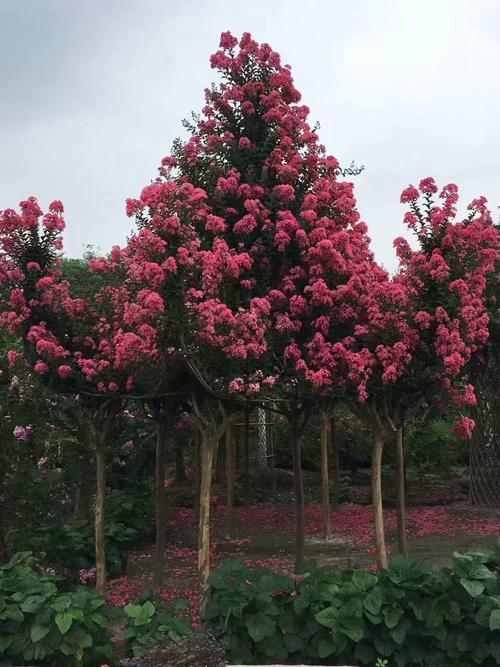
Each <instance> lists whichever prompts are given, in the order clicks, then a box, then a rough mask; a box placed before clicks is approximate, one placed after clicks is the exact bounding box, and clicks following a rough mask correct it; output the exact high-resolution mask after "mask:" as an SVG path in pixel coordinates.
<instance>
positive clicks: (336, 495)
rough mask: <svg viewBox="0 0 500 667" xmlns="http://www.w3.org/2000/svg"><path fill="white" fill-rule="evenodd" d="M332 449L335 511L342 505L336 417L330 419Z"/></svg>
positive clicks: (333, 505) (333, 502)
mask: <svg viewBox="0 0 500 667" xmlns="http://www.w3.org/2000/svg"><path fill="white" fill-rule="evenodd" d="M330 448H331V458H332V483H333V492H332V508H333V509H335V508H337V507H338V506H339V504H340V460H339V443H338V438H337V429H336V428H335V415H332V417H331V418H330Z"/></svg>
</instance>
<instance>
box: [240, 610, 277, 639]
mask: <svg viewBox="0 0 500 667" xmlns="http://www.w3.org/2000/svg"><path fill="white" fill-rule="evenodd" d="M245 626H246V628H247V630H248V634H249V635H250V637H251V638H252V639H253V641H254V642H259V641H261V640H262V639H264V638H265V637H271V636H272V635H273V634H274V629H275V626H276V624H275V622H274V621H273V620H271V619H270V618H269V617H268V616H265V615H264V614H260V613H257V614H252V616H249V617H248V618H247V619H246V621H245Z"/></svg>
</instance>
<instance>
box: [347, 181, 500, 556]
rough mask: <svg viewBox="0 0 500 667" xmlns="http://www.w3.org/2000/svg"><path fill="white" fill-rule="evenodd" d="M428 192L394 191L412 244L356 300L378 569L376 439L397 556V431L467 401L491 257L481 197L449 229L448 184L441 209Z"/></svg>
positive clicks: (483, 327)
mask: <svg viewBox="0 0 500 667" xmlns="http://www.w3.org/2000/svg"><path fill="white" fill-rule="evenodd" d="M436 192H437V187H436V185H435V183H434V181H433V179H430V178H429V179H424V180H423V181H421V183H420V187H419V189H418V190H417V189H416V188H414V187H412V186H410V188H408V189H406V190H405V191H404V192H403V194H402V197H401V199H402V201H403V203H408V202H409V203H410V208H411V210H410V212H409V213H408V214H406V216H405V222H406V223H407V224H408V226H409V227H410V228H411V229H412V230H414V231H415V232H416V233H417V237H418V241H419V247H418V249H417V250H411V249H410V246H409V245H408V243H407V242H406V241H405V240H404V239H397V240H396V241H395V245H396V248H397V251H398V256H399V258H400V271H399V273H398V275H397V276H395V277H394V278H393V279H389V278H388V276H387V275H385V274H384V272H382V271H381V270H379V271H378V272H377V271H375V270H373V271H372V272H371V273H370V274H369V275H367V277H368V282H367V283H366V284H365V285H364V289H363V293H362V297H361V300H360V303H361V305H362V310H363V312H364V314H365V320H364V322H363V320H362V318H361V316H360V317H359V319H358V322H359V324H358V326H357V329H356V332H355V338H356V346H357V354H359V355H362V357H363V358H364V359H365V360H366V365H365V367H364V369H363V375H364V379H362V380H361V382H359V383H358V387H362V388H363V393H362V394H361V395H360V397H359V398H360V402H358V403H356V404H355V405H354V409H355V410H356V411H357V412H358V413H360V414H361V415H362V417H363V419H364V420H365V421H367V422H368V423H369V424H370V426H371V428H372V430H373V434H374V445H373V457H372V485H373V504H374V508H375V536H376V543H377V556H378V562H379V565H380V566H382V567H385V566H386V565H387V554H386V548H385V538H384V529H383V515H382V490H381V474H380V473H381V460H382V452H383V447H384V440H386V439H387V436H388V435H389V434H392V437H394V435H396V455H397V456H396V459H397V464H398V487H399V488H398V519H399V527H400V530H399V537H400V548H401V549H402V550H403V551H406V536H405V531H404V483H403V481H404V476H403V472H404V462H403V446H402V428H403V425H404V424H405V423H406V422H407V421H409V420H410V419H412V418H413V417H414V416H415V415H416V414H417V413H418V411H419V410H421V409H425V408H426V407H428V406H429V405H431V404H433V405H435V406H436V407H437V408H438V409H440V410H443V411H444V410H446V409H447V407H448V406H449V405H453V406H454V407H455V408H461V407H463V406H467V405H473V404H474V403H475V400H476V399H475V393H474V387H473V385H472V384H471V382H470V378H469V377H468V373H467V363H468V361H469V360H470V359H471V356H472V355H474V354H475V353H477V352H478V351H479V350H481V348H482V346H483V345H484V343H485V342H486V340H487V338H488V331H487V326H488V317H487V313H486V306H485V300H484V289H485V285H486V278H487V276H488V274H490V273H491V272H492V271H493V270H494V265H495V259H496V257H497V256H498V255H497V253H498V233H497V231H496V230H495V228H494V227H493V225H492V221H491V216H490V214H489V211H488V210H487V208H486V201H485V200H484V199H478V200H475V201H474V202H472V204H471V205H470V206H469V211H470V213H469V215H468V216H467V218H466V219H465V220H463V221H460V222H456V221H455V217H456V202H457V199H458V193H457V188H456V186H454V185H448V186H446V187H445V188H443V190H442V191H441V194H440V198H441V200H442V204H441V205H438V204H437V203H436V202H434V199H433V195H434V194H435V193H436ZM420 197H422V198H423V205H420V204H419V202H418V200H419V198H420ZM473 426H474V424H473V421H472V420H471V419H470V418H469V417H467V416H461V417H460V418H459V420H458V421H457V424H456V427H455V428H456V433H457V434H459V435H461V436H462V437H470V434H471V430H472V428H473Z"/></svg>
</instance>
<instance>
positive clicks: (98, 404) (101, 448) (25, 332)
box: [0, 197, 154, 592]
mask: <svg viewBox="0 0 500 667" xmlns="http://www.w3.org/2000/svg"><path fill="white" fill-rule="evenodd" d="M20 207H21V211H20V213H17V212H16V211H14V210H12V209H7V210H5V211H2V213H1V214H0V289H1V295H2V313H1V315H0V325H2V326H4V327H6V328H7V329H8V330H9V331H10V332H11V333H15V334H17V335H19V336H20V337H21V338H22V340H23V344H24V352H25V355H26V357H27V358H28V359H29V360H30V361H31V363H32V365H33V368H34V371H35V372H36V373H37V374H38V375H39V376H40V378H41V380H42V381H43V382H45V383H46V384H47V385H48V386H49V387H50V388H51V389H52V390H54V391H56V392H61V393H69V394H74V395H78V396H79V399H80V405H81V406H82V410H85V411H87V412H88V413H89V415H90V419H91V421H92V426H93V439H94V447H95V451H96V500H95V533H96V535H95V547H96V588H97V590H99V591H101V592H102V591H103V590H104V587H105V583H106V547H105V494H106V455H107V451H108V449H109V446H110V444H111V442H112V438H113V433H114V430H115V427H116V415H117V413H118V411H119V409H120V407H121V403H122V400H121V397H122V396H123V395H124V394H126V393H128V394H130V393H132V392H133V391H134V384H135V382H134V376H133V372H134V371H135V370H137V368H138V367H139V365H140V364H141V363H144V359H145V358H147V357H148V356H150V355H151V354H152V353H154V346H152V342H151V332H150V331H149V330H148V329H147V328H143V329H141V330H140V332H139V334H134V337H132V338H131V337H129V336H127V334H125V333H124V332H123V330H122V329H121V328H120V324H119V322H116V321H115V318H114V314H115V309H116V307H115V302H114V292H113V290H114V286H113V285H110V284H107V283H104V282H103V283H102V285H101V286H100V287H97V285H96V290H95V291H94V293H93V294H91V295H89V297H88V298H83V297H82V296H76V297H75V296H73V294H72V290H71V285H70V283H69V281H67V280H64V279H63V276H62V273H61V269H60V257H59V254H60V251H61V249H62V237H61V232H62V231H63V229H64V219H63V206H62V204H61V202H59V201H55V202H53V203H52V204H51V205H50V207H49V210H48V212H47V213H45V214H44V213H43V211H42V210H41V208H40V207H39V205H38V202H37V201H36V199H35V198H34V197H30V198H29V199H27V200H26V201H24V202H21V204H20Z"/></svg>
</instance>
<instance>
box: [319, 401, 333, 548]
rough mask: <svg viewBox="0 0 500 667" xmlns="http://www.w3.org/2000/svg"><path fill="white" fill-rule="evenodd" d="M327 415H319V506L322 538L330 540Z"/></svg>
mask: <svg viewBox="0 0 500 667" xmlns="http://www.w3.org/2000/svg"><path fill="white" fill-rule="evenodd" d="M329 426H330V424H329V418H328V413H326V412H323V414H322V415H321V430H320V447H321V506H322V511H323V537H324V539H325V540H330V539H331V537H332V529H331V526H330V485H329V481H328V432H329V430H330V429H329Z"/></svg>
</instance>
